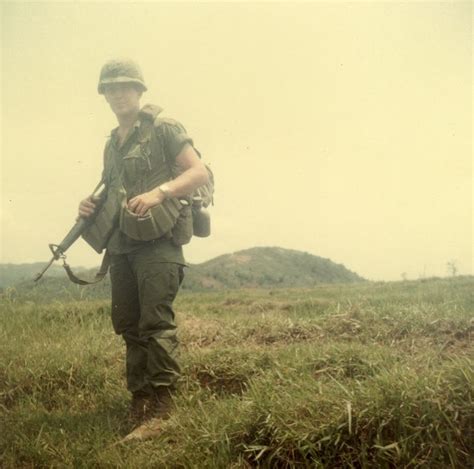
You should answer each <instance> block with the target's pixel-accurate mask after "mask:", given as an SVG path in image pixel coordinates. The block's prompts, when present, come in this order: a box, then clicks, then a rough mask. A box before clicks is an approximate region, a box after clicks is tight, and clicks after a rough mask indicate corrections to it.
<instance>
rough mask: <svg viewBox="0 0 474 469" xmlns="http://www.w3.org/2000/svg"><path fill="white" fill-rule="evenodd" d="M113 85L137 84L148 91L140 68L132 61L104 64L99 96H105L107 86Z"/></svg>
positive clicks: (118, 60) (98, 87)
mask: <svg viewBox="0 0 474 469" xmlns="http://www.w3.org/2000/svg"><path fill="white" fill-rule="evenodd" d="M111 83H135V84H137V85H138V86H139V87H140V88H141V90H142V91H146V90H147V87H146V85H145V80H144V79H143V73H142V71H141V69H140V67H139V66H138V64H136V63H135V62H134V61H133V60H130V59H114V60H109V61H108V62H106V63H105V64H104V66H103V67H102V69H101V71H100V77H99V84H98V86H97V91H98V92H99V94H104V91H105V86H106V85H110V84H111Z"/></svg>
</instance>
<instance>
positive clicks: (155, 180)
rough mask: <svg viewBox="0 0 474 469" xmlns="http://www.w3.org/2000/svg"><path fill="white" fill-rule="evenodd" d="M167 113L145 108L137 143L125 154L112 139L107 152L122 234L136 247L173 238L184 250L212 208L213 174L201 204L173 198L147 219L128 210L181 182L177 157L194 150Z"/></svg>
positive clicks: (138, 125) (125, 149)
mask: <svg viewBox="0 0 474 469" xmlns="http://www.w3.org/2000/svg"><path fill="white" fill-rule="evenodd" d="M161 111H162V109H161V108H160V107H158V106H152V105H147V106H145V107H144V108H143V109H142V110H141V111H140V114H139V121H138V122H137V123H136V125H135V129H134V132H135V133H134V135H133V137H134V138H132V137H130V138H131V139H132V140H131V141H129V142H128V144H127V145H125V144H124V145H123V146H122V148H118V146H117V144H116V138H114V135H113V136H112V139H111V141H110V142H109V144H108V145H107V147H106V152H105V175H106V178H107V180H109V181H110V183H109V186H110V187H111V188H113V189H112V191H111V192H112V194H111V197H113V198H115V199H117V200H119V201H120V204H121V211H120V230H121V231H122V232H123V233H124V234H125V235H126V237H127V238H130V239H131V240H133V241H135V242H137V241H138V242H146V241H151V240H156V239H160V238H169V239H172V240H173V242H174V243H175V244H176V245H177V246H182V245H184V244H187V243H188V242H189V241H190V240H191V238H192V236H193V220H194V219H195V218H199V216H201V213H200V212H201V210H202V209H201V207H202V205H203V204H204V205H205V206H207V205H208V204H210V203H212V195H213V176H212V172H210V169H209V168H208V171H209V172H210V175H211V176H210V181H212V184H211V183H209V184H205V185H203V186H202V187H201V188H199V189H198V190H197V191H196V193H197V194H200V193H202V197H201V196H199V197H200V199H197V200H200V202H199V203H197V204H196V203H195V201H194V199H193V197H181V198H179V199H177V198H167V199H165V200H164V201H163V202H162V203H161V204H159V205H157V206H155V207H152V208H151V209H150V210H149V213H148V214H147V215H146V216H145V217H140V216H138V215H136V214H135V213H133V212H131V211H130V210H129V209H128V208H127V200H130V199H131V198H133V197H135V196H137V195H140V194H143V193H144V192H147V191H150V190H152V189H154V188H156V187H159V186H161V185H162V184H166V182H168V181H170V180H172V179H174V178H176V177H177V176H178V175H179V173H180V168H179V166H178V165H177V164H176V161H175V157H176V156H177V154H179V152H180V151H181V149H182V148H183V146H184V145H186V144H188V143H189V144H191V145H192V144H193V142H192V140H191V139H190V138H189V137H188V136H187V134H186V131H185V129H184V127H183V126H182V125H181V124H179V123H178V122H176V121H174V120H172V119H169V118H162V117H159V114H160V113H161ZM120 188H122V192H121V191H120ZM123 191H125V193H126V198H124V197H123ZM199 191H201V192H199ZM201 218H203V217H202V216H201ZM204 220H206V215H205V214H204ZM207 220H208V218H207ZM208 231H209V230H208ZM201 233H204V230H202V229H201V230H198V231H197V233H196V234H197V235H199V234H201ZM116 238H120V235H116ZM115 241H117V240H115ZM114 244H117V243H116V242H115V243H114V242H112V246H113V245H114Z"/></svg>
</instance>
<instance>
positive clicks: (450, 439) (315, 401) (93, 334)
mask: <svg viewBox="0 0 474 469" xmlns="http://www.w3.org/2000/svg"><path fill="white" fill-rule="evenodd" d="M0 308H1V336H0V344H1V345H0V346H1V355H0V360H1V364H0V393H1V396H0V397H1V401H0V405H1V408H0V410H1V420H2V421H1V422H0V424H1V436H0V439H1V441H0V445H1V448H0V458H1V459H0V465H1V466H2V467H6V468H22V467H87V468H89V467H104V468H105V467H127V468H129V467H130V468H134V467H160V468H161V467H164V468H166V467H169V468H174V467H186V468H188V467H189V468H214V467H215V468H248V467H278V468H280V467H281V468H284V467H288V468H289V467H321V468H323V467H327V468H335V467H347V468H351V467H354V468H360V467H366V468H391V467H393V468H395V467H396V468H404V467H407V468H416V467H424V468H447V467H451V468H464V467H473V461H474V397H473V390H474V368H473V355H474V354H473V351H474V349H473V344H472V338H473V334H474V280H473V278H472V277H470V278H469V277H466V278H454V279H449V280H448V279H444V280H443V279H433V280H425V281H416V282H396V283H363V284H353V285H326V286H320V287H317V288H313V289H289V290H258V291H257V290H238V291H236V290H233V291H225V292H216V293H193V294H186V295H182V296H181V297H180V298H179V300H178V301H177V303H176V310H177V312H178V321H179V325H180V340H181V344H182V345H181V362H182V365H183V372H184V373H183V378H182V381H181V383H180V389H179V393H178V395H177V396H176V404H177V410H176V412H175V413H174V415H173V417H172V418H171V419H170V420H169V421H167V422H166V423H165V425H164V428H163V434H162V436H161V437H159V438H158V439H156V440H152V441H146V442H141V443H130V444H127V445H114V443H115V442H116V441H117V440H118V439H119V438H120V437H121V436H123V435H124V434H125V433H126V432H127V430H128V429H129V427H128V426H127V425H128V424H127V420H126V415H127V407H128V403H129V396H128V395H127V392H126V390H125V383H124V369H123V354H124V346H123V344H122V341H121V339H120V338H119V337H116V336H115V335H114V334H113V332H112V327H111V324H110V319H109V313H110V308H109V305H108V302H103V301H85V302H71V303H59V302H54V301H52V302H51V303H49V304H37V303H32V302H22V301H21V300H20V299H18V298H13V297H10V296H9V295H8V294H6V295H4V297H3V299H2V300H1V304H0Z"/></svg>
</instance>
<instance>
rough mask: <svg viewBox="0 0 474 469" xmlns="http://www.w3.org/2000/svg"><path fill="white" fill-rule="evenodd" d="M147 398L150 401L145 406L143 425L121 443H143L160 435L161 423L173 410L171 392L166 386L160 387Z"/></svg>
mask: <svg viewBox="0 0 474 469" xmlns="http://www.w3.org/2000/svg"><path fill="white" fill-rule="evenodd" d="M149 397H151V399H150V401H148V402H147V404H146V405H145V408H144V416H143V418H142V422H143V423H142V424H141V425H139V426H138V427H137V428H135V429H134V430H133V431H132V432H130V433H129V434H128V435H127V436H126V437H125V438H123V440H121V441H122V442H126V441H132V440H140V441H143V440H147V439H149V438H153V437H156V436H158V435H159V434H160V433H161V430H162V427H163V421H164V420H166V419H168V418H169V417H170V415H171V413H172V411H173V408H174V403H173V397H172V391H171V390H170V389H169V388H168V387H167V386H160V387H159V388H156V390H155V392H154V393H153V395H152V396H150V395H149Z"/></svg>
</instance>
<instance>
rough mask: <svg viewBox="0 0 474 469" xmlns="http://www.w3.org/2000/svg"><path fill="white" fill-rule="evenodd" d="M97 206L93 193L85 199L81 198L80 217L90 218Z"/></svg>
mask: <svg viewBox="0 0 474 469" xmlns="http://www.w3.org/2000/svg"><path fill="white" fill-rule="evenodd" d="M95 207H96V205H95V203H94V201H93V199H92V196H91V195H90V196H89V197H87V198H85V199H84V200H81V203H80V204H79V217H82V218H89V217H90V216H91V215H93V214H94V212H95ZM79 217H78V218H79Z"/></svg>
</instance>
